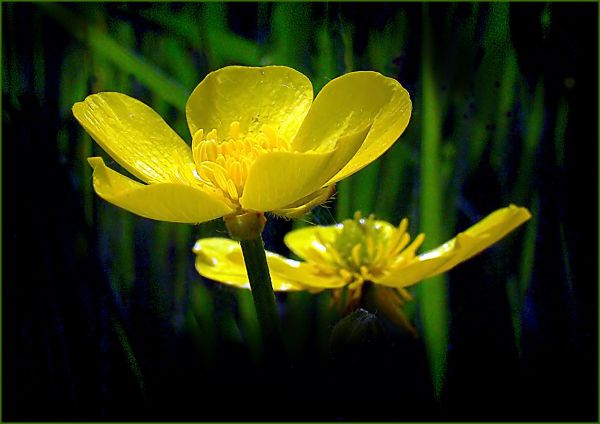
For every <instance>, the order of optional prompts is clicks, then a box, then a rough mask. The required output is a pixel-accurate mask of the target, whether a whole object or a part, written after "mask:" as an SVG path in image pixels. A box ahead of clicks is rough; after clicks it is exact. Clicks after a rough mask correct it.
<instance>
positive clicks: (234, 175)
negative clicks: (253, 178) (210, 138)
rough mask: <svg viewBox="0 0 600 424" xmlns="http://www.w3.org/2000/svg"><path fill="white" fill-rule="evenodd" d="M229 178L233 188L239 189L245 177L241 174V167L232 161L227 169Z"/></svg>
mask: <svg viewBox="0 0 600 424" xmlns="http://www.w3.org/2000/svg"><path fill="white" fill-rule="evenodd" d="M229 176H230V177H231V179H232V181H233V183H234V184H235V186H236V187H237V188H239V189H241V187H242V186H243V184H244V180H245V179H246V178H245V175H243V174H242V165H240V163H239V162H238V161H234V162H233V163H232V164H231V166H230V167H229Z"/></svg>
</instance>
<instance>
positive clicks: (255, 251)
mask: <svg viewBox="0 0 600 424" xmlns="http://www.w3.org/2000/svg"><path fill="white" fill-rule="evenodd" d="M240 243H241V245H242V252H243V254H244V262H245V263H246V270H247V271H248V279H249V280H250V288H251V289H252V298H253V300H254V306H255V307H256V315H257V317H258V323H259V324H260V328H261V333H262V337H263V340H264V345H265V354H266V355H267V359H274V358H272V356H275V357H276V358H277V357H278V358H280V359H281V353H282V350H283V343H282V341H281V325H280V323H279V314H278V311H277V303H276V301H275V294H274V293H273V286H272V284H271V277H270V275H269V268H268V266H267V256H266V254H265V248H264V244H263V240H262V237H261V235H260V234H259V235H258V237H256V238H254V239H249V240H241V241H240ZM269 357H271V358H269Z"/></svg>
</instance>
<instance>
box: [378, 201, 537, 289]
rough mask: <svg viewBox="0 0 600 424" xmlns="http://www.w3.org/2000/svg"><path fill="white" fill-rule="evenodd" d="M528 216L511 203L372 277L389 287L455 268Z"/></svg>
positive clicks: (528, 214)
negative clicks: (429, 248)
mask: <svg viewBox="0 0 600 424" xmlns="http://www.w3.org/2000/svg"><path fill="white" fill-rule="evenodd" d="M529 218H531V214H530V213H529V211H528V210H527V209H526V208H522V207H518V206H515V205H510V206H508V207H506V208H502V209H499V210H497V211H495V212H492V213H491V214H490V215H488V216H487V217H485V218H484V219H482V220H481V221H479V222H478V223H476V224H475V225H473V226H472V227H470V228H468V229H467V230H465V231H464V232H462V233H459V234H458V235H457V236H456V237H455V238H453V239H451V240H449V241H447V242H446V243H444V244H442V245H441V246H439V247H437V248H435V249H432V250H429V251H427V252H425V253H422V254H420V255H419V256H417V257H415V258H414V259H412V260H410V261H407V263H406V264H400V265H399V266H397V267H395V268H394V269H393V270H390V272H389V274H387V275H386V276H384V277H383V278H380V279H378V280H377V281H375V282H376V283H379V284H383V285H386V286H392V287H405V286H408V285H411V284H414V283H417V282H419V281H421V280H424V279H426V278H429V277H433V276H435V275H438V274H441V273H443V272H446V271H448V270H449V269H451V268H454V267H455V266H456V265H458V264H459V263H461V262H464V261H466V260H467V259H470V258H472V257H473V256H475V255H476V254H478V253H480V252H481V251H482V250H484V249H486V248H488V247H489V246H491V245H492V244H494V243H496V242H497V241H498V240H500V239H501V238H503V237H504V236H506V235H507V234H508V233H510V232H511V231H512V230H514V229H515V228H517V227H518V226H519V225H521V224H522V223H524V222H525V221H527V220H528V219H529Z"/></svg>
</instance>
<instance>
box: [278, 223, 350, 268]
mask: <svg viewBox="0 0 600 424" xmlns="http://www.w3.org/2000/svg"><path fill="white" fill-rule="evenodd" d="M341 230H342V227H341V226H340V225H330V226H327V227H321V226H313V227H304V228H299V229H297V230H293V231H290V232H289V233H287V234H286V235H285V237H284V238H283V241H284V243H285V245H286V246H287V247H288V248H289V249H290V250H291V251H292V252H294V254H296V255H297V256H299V257H300V258H302V259H304V260H305V261H310V262H313V261H314V262H319V258H321V257H322V255H323V254H325V255H329V253H328V248H327V246H325V245H324V244H323V243H333V242H334V241H335V239H336V238H337V236H338V234H339V233H340V232H341Z"/></svg>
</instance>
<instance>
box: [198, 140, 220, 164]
mask: <svg viewBox="0 0 600 424" xmlns="http://www.w3.org/2000/svg"><path fill="white" fill-rule="evenodd" d="M217 152H218V147H217V143H216V142H214V141H213V140H204V141H203V142H201V143H200V161H201V162H204V161H210V162H214V160H215V159H216V158H217Z"/></svg>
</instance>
